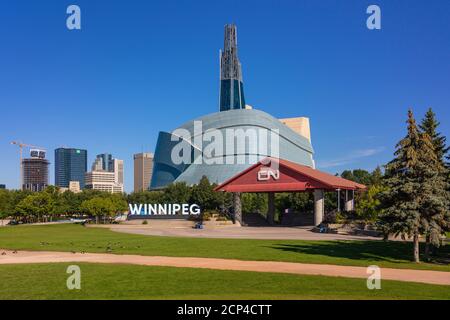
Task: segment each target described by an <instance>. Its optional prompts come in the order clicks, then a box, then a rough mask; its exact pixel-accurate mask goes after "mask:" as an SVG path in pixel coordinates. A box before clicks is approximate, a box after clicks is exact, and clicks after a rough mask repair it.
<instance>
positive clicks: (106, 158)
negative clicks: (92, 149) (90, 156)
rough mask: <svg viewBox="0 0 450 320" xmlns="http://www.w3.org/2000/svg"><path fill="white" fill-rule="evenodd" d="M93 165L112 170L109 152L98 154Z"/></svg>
mask: <svg viewBox="0 0 450 320" xmlns="http://www.w3.org/2000/svg"><path fill="white" fill-rule="evenodd" d="M95 161H96V162H95V163H94V165H96V166H97V165H101V169H103V170H105V171H109V172H113V170H114V159H113V157H112V154H110V153H102V154H98V155H97V158H96V160H95Z"/></svg>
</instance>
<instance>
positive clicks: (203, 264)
mask: <svg viewBox="0 0 450 320" xmlns="http://www.w3.org/2000/svg"><path fill="white" fill-rule="evenodd" d="M3 252H4V253H5V254H2V253H3ZM56 262H75V263H76V262H93V263H113V264H134V265H144V266H165V267H183V268H205V269H217V270H239V271H256V272H275V273H291V274H307V275H324V276H332V277H348V278H367V277H368V275H367V273H366V268H365V267H352V266H337V265H326V264H304V263H293V262H277V261H243V260H232V259H215V258H191V257H159V256H139V255H116V254H106V253H71V252H46V251H20V252H16V253H13V252H11V251H8V250H1V249H0V264H18V263H20V264H24V263H56ZM381 277H382V279H383V280H398V281H407V282H420V283H431V284H440V285H450V272H443V271H428V270H410V269H391V268H382V270H381Z"/></svg>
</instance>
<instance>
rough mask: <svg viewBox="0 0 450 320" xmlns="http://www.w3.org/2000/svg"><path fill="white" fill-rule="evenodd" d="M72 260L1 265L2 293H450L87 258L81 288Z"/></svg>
mask: <svg viewBox="0 0 450 320" xmlns="http://www.w3.org/2000/svg"><path fill="white" fill-rule="evenodd" d="M69 265H70V264H69V263H54V264H28V265H0V274H1V275H2V280H1V281H0V299H1V300H4V299H446V300H448V299H450V287H449V286H439V285H427V284H416V283H407V282H398V281H382V283H381V289H380V290H368V289H367V287H366V280H365V279H351V278H334V277H324V276H298V275H289V274H274V273H257V272H245V271H240V272H238V271H221V270H205V269H193V268H169V267H147V266H131V265H104V264H86V263H80V264H77V265H79V266H80V268H81V290H68V289H67V287H66V280H67V278H68V276H69V275H68V274H67V273H66V269H67V266H69ZM100 275H101V276H100Z"/></svg>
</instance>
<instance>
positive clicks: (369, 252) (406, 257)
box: [271, 241, 450, 264]
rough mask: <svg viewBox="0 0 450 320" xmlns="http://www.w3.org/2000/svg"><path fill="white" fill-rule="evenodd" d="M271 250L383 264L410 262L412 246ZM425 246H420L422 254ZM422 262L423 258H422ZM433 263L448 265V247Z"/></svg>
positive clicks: (335, 244) (318, 245)
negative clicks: (382, 262) (380, 262)
mask: <svg viewBox="0 0 450 320" xmlns="http://www.w3.org/2000/svg"><path fill="white" fill-rule="evenodd" d="M271 248H272V249H277V250H282V251H287V252H294V253H299V254H308V255H319V256H327V257H333V258H342V259H351V260H370V261H384V262H393V263H399V262H403V263H404V262H412V256H413V244H412V243H411V242H400V241H388V242H385V241H323V242H315V243H302V244H278V245H275V246H271ZM424 250H425V244H423V243H421V244H420V251H421V253H422V254H423V252H424ZM421 258H422V261H424V260H423V259H424V257H423V256H422V257H421ZM432 258H433V261H432V262H434V263H439V264H448V263H449V261H450V247H449V246H448V245H447V246H443V247H441V248H439V249H437V250H436V252H435V255H434V256H433V257H432Z"/></svg>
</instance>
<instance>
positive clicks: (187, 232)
mask: <svg viewBox="0 0 450 320" xmlns="http://www.w3.org/2000/svg"><path fill="white" fill-rule="evenodd" d="M88 226H89V227H94V228H98V227H100V228H109V229H110V230H112V231H116V232H123V233H133V234H141V235H149V236H170V237H194V238H228V239H272V240H382V239H381V238H377V237H369V236H353V235H341V234H331V233H316V232H312V231H311V229H312V227H238V226H234V225H226V226H214V227H210V226H207V227H206V228H205V229H194V228H192V225H191V224H187V223H184V224H182V223H173V222H164V221H151V222H149V224H148V225H142V224H140V225H137V224H114V225H88Z"/></svg>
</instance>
